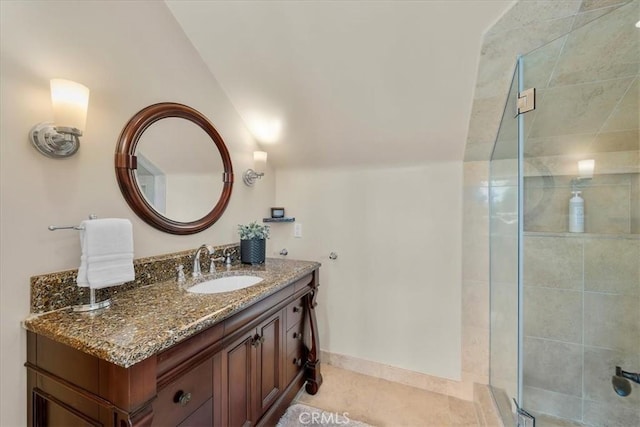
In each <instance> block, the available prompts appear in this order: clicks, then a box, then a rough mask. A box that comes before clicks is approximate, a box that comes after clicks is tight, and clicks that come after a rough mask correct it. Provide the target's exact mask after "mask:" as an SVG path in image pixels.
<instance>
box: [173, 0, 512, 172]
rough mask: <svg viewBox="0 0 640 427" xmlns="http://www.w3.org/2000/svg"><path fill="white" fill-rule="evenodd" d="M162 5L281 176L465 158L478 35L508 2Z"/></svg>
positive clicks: (237, 2) (269, 2)
mask: <svg viewBox="0 0 640 427" xmlns="http://www.w3.org/2000/svg"><path fill="white" fill-rule="evenodd" d="M166 3H167V5H168V7H169V9H170V10H171V12H172V13H173V15H174V16H175V18H176V20H177V21H178V23H179V24H180V25H181V26H182V28H183V29H184V31H185V33H186V35H187V36H188V37H189V39H190V40H191V42H192V43H193V44H194V46H195V47H196V49H197V50H198V51H199V52H200V55H201V56H202V58H203V60H204V61H205V63H206V64H207V65H208V67H209V68H210V70H211V72H212V74H213V75H214V77H215V78H216V79H217V80H218V82H219V83H220V85H221V86H222V87H223V89H224V90H225V91H226V93H227V95H228V96H229V98H230V99H231V102H232V103H233V105H234V106H235V108H236V109H237V110H238V112H239V114H240V115H241V117H242V118H243V120H244V121H245V123H246V124H247V126H248V127H249V129H250V130H252V132H253V133H254V135H255V136H256V138H257V139H258V141H259V142H260V143H261V145H262V147H263V148H264V149H265V150H266V151H268V152H269V162H270V163H272V164H274V165H275V166H277V167H281V168H292V167H336V166H337V167H340V166H351V165H355V166H357V165H404V164H418V163H429V162H440V161H452V160H462V159H463V153H464V146H465V141H466V135H467V127H468V123H469V115H470V111H471V104H472V99H473V90H474V83H475V77H476V72H477V63H478V58H479V54H480V46H481V41H482V35H483V32H484V31H485V30H486V29H488V28H489V27H491V25H492V24H493V23H494V22H496V21H497V20H498V18H499V17H500V16H501V14H502V13H503V12H504V11H505V10H507V9H508V8H509V6H510V5H511V4H512V2H511V1H508V0H496V1H489V0H486V1H474V0H467V1H455V0H450V1H235V2H232V1H175V0H167V1H166ZM168 60H169V59H168ZM210 119H211V120H212V121H213V123H214V124H215V120H216V119H215V117H211V118H210Z"/></svg>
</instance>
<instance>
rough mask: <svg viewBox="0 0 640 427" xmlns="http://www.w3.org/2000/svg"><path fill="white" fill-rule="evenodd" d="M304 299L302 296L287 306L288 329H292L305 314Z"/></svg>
mask: <svg viewBox="0 0 640 427" xmlns="http://www.w3.org/2000/svg"><path fill="white" fill-rule="evenodd" d="M302 301H303V299H302V298H300V299H299V300H296V301H293V302H292V303H291V304H289V305H288V306H287V309H286V310H287V330H289V329H291V328H292V327H293V326H295V324H296V323H298V322H300V320H302V316H303V314H304V305H303V303H302Z"/></svg>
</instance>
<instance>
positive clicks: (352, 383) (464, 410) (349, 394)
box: [297, 365, 485, 427]
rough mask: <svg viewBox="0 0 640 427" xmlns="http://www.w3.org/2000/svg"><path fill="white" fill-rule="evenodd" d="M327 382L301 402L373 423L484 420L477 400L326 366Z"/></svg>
mask: <svg viewBox="0 0 640 427" xmlns="http://www.w3.org/2000/svg"><path fill="white" fill-rule="evenodd" d="M322 375H323V379H324V382H323V384H322V387H320V390H319V391H318V393H317V394H316V395H315V396H311V395H309V394H306V393H301V394H299V395H298V398H297V400H298V402H300V403H304V404H307V405H309V406H313V407H316V408H319V409H323V410H325V411H328V412H337V413H340V414H342V413H343V412H348V417H349V418H351V419H354V420H358V421H363V422H365V423H368V424H371V425H373V426H378V427H384V426H390V427H391V426H392V427H396V426H398V427H400V426H412V427H413V426H415V427H454V426H455V427H463V426H464V427H472V426H473V427H476V426H484V425H485V423H484V420H481V419H480V418H479V417H482V415H481V414H480V413H478V412H477V411H476V406H475V405H474V403H473V402H467V401H464V400H460V399H457V398H455V397H450V396H446V395H443V394H438V393H433V392H430V391H426V390H421V389H418V388H414V387H410V386H406V385H403V384H398V383H394V382H391V381H387V380H383V379H380V378H375V377H370V376H367V375H362V374H359V373H356V372H352V371H347V370H344V369H340V368H336V367H333V366H331V365H322Z"/></svg>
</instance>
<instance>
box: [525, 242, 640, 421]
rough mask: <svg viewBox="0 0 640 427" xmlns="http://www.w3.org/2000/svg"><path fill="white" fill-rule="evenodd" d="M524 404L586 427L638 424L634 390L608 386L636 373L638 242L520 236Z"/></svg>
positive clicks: (639, 348) (639, 406)
mask: <svg viewBox="0 0 640 427" xmlns="http://www.w3.org/2000/svg"><path fill="white" fill-rule="evenodd" d="M524 257H525V258H524V278H523V280H524V292H525V298H524V301H525V306H524V328H525V329H524V332H525V337H524V350H525V354H524V385H525V388H524V404H525V406H526V407H527V409H530V410H531V411H533V412H537V413H544V414H548V415H553V416H556V417H561V418H566V419H571V420H574V421H578V422H582V423H584V424H586V425H590V426H601V425H608V426H630V425H640V388H638V387H637V386H634V392H633V393H631V395H629V396H628V397H626V398H622V397H619V396H618V395H616V393H615V392H614V391H613V388H612V386H611V376H612V375H613V372H614V369H615V366H617V365H619V366H622V367H626V368H625V369H626V370H631V371H634V372H635V371H636V370H638V368H639V367H640V310H638V307H640V262H639V260H640V236H638V235H628V234H627V235H620V236H613V235H594V234H583V235H576V234H568V233H532V232H525V236H524Z"/></svg>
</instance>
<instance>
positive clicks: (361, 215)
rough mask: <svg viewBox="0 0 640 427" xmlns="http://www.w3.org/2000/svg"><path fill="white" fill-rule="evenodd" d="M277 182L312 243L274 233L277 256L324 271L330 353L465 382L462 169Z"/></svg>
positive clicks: (305, 173)
mask: <svg viewBox="0 0 640 427" xmlns="http://www.w3.org/2000/svg"><path fill="white" fill-rule="evenodd" d="M276 175H277V176H276V206H284V207H285V209H286V214H287V216H294V217H295V218H296V222H297V223H299V224H302V232H303V237H302V238H294V237H293V230H294V224H291V223H281V224H273V225H272V238H271V239H270V241H269V248H268V251H269V253H270V255H271V256H274V255H277V254H278V252H279V251H280V250H281V249H282V248H287V249H288V251H289V255H288V257H289V258H302V259H312V260H318V261H321V262H322V268H321V269H320V283H321V287H320V292H319V297H318V298H319V302H320V304H319V306H318V310H319V315H320V318H319V323H320V334H321V347H322V349H323V350H327V351H329V352H333V353H340V354H346V355H349V356H354V357H358V358H362V359H367V360H372V361H376V362H379V363H384V364H388V365H392V366H397V367H401V368H405V369H409V370H413V371H417V372H422V373H426V374H430V375H434V376H439V377H445V378H450V379H454V380H458V379H460V337H461V335H460V317H461V313H460V298H461V295H460V292H461V291H460V288H461V285H460V284H461V261H460V259H461V224H462V215H461V209H462V163H442V164H435V165H425V166H420V167H403V168H390V169H359V170H354V169H337V170H317V169H316V170H278V171H277V173H276ZM331 251H335V252H336V253H337V254H338V259H337V260H335V261H331V260H329V259H328V255H329V253H330V252H331Z"/></svg>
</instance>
